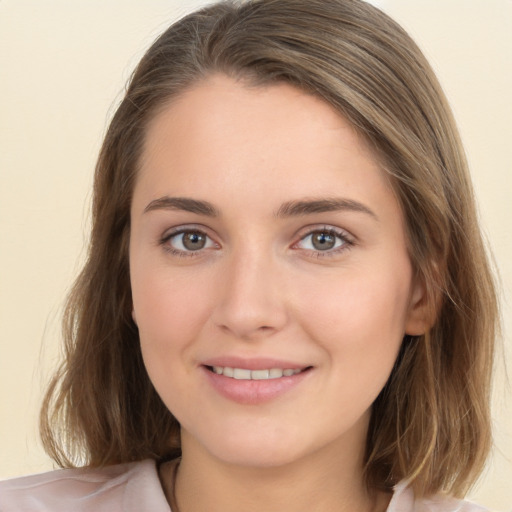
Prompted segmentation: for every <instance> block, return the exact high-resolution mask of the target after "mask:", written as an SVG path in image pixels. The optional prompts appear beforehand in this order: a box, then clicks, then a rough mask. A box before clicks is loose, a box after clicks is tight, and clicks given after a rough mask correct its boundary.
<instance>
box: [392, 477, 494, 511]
mask: <svg viewBox="0 0 512 512" xmlns="http://www.w3.org/2000/svg"><path fill="white" fill-rule="evenodd" d="M387 512H489V511H488V509H486V508H484V507H481V506H480V505H476V504H475V503H471V502H470V501H465V500H458V499H456V498H452V497H450V496H443V495H436V496H430V497H428V498H424V499H415V497H414V493H413V492H412V489H410V488H409V487H408V486H407V483H406V482H400V483H399V484H398V485H397V486H396V487H395V490H394V493H393V498H392V499H391V502H390V504H389V507H388V509H387Z"/></svg>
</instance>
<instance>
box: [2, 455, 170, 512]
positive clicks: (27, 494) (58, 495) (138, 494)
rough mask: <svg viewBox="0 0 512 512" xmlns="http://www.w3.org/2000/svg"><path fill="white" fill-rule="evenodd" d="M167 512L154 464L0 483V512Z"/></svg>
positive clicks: (64, 472) (54, 473) (64, 471)
mask: <svg viewBox="0 0 512 512" xmlns="http://www.w3.org/2000/svg"><path fill="white" fill-rule="evenodd" d="M148 506H150V510H152V511H154V512H170V509H169V506H168V504H167V501H166V499H165V496H164V494H163V491H162V487H161V485H160V481H159V479H158V473H157V469H156V464H155V461H153V460H144V461H139V462H133V463H129V464H119V465H116V466H107V467H104V468H100V469H86V468H79V469H60V470H56V471H50V472H48V473H42V474H39V475H30V476H25V477H21V478H14V479H11V480H4V481H3V482H0V512H61V511H62V512H64V511H68V510H73V512H92V511H94V512H107V511H108V512H121V511H122V512H130V511H138V510H148Z"/></svg>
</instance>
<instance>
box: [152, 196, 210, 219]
mask: <svg viewBox="0 0 512 512" xmlns="http://www.w3.org/2000/svg"><path fill="white" fill-rule="evenodd" d="M153 210H183V211H186V212H191V213H197V214H198V215H205V216H206V217H218V216H219V211H218V210H217V208H215V206H213V205H212V204H211V203H209V202H208V201H200V200H198V199H190V198H188V197H169V196H164V197H160V198H158V199H154V200H153V201H151V202H150V203H149V204H148V205H147V206H146V208H144V213H146V212H150V211H153Z"/></svg>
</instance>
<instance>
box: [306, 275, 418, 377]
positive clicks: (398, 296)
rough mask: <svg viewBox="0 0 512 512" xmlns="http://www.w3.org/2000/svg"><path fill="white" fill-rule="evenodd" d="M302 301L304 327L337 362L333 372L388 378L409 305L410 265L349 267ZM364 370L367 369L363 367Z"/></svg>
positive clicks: (309, 284) (315, 287) (310, 286)
mask: <svg viewBox="0 0 512 512" xmlns="http://www.w3.org/2000/svg"><path fill="white" fill-rule="evenodd" d="M328 283H329V285H328V286H324V287H323V288H322V289H319V288H318V287H317V286H314V285H313V283H306V284H305V286H306V287H307V288H310V290H311V292H310V293H308V294H305V295H307V296H308V297H309V300H307V301H304V302H303V303H302V304H301V308H300V309H301V312H300V313H299V314H298V316H299V317H300V318H302V319H303V320H302V327H303V329H304V330H305V331H307V332H308V334H309V336H310V337H311V338H312V339H314V340H315V341H316V343H317V344H318V345H320V346H322V347H323V349H324V350H325V351H326V353H327V354H328V355H329V357H330V359H331V364H332V365H335V366H337V367H338V368H337V369H339V370H340V372H339V373H338V372H335V373H336V374H337V375H344V376H347V375H350V376H351V378H353V379H355V380H359V379H362V378H367V377H368V376H371V374H372V373H374V374H375V375H377V374H381V380H382V379H384V381H385V379H386V378H387V375H388V374H389V372H390V371H391V368H392V366H393V364H394V361H395V359H396V356H397V354H398V350H399V348H400V345H401V342H402V339H403V336H404V333H405V322H406V318H407V310H408V303H409V293H410V291H409V286H410V268H409V267H408V266H406V267H405V268H404V267H401V266H400V267H396V268H395V267H391V268H389V267H388V268H386V269H385V271H382V269H380V270H379V269H373V270H371V269H369V268H368V267H365V269H364V271H363V269H361V271H360V272H359V271H358V270H357V269H350V270H348V271H347V272H343V273H339V274H338V275H335V276H333V277H332V279H330V280H329V281H328ZM364 369H365V370H366V373H365V372H364V371H363V370H364Z"/></svg>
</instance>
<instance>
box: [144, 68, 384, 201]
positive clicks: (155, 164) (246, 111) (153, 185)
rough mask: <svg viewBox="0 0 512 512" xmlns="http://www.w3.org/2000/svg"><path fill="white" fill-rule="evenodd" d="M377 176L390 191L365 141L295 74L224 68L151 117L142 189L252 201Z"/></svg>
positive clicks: (349, 188) (348, 188) (359, 186)
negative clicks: (233, 73)
mask: <svg viewBox="0 0 512 512" xmlns="http://www.w3.org/2000/svg"><path fill="white" fill-rule="evenodd" d="M371 183H373V185H376V186H377V188H378V189H379V190H380V191H387V194H389V193H390V192H391V190H390V187H389V183H388V181H387V177H386V175H385V173H384V172H383V171H382V169H381V166H380V163H379V161H378V159H377V158H376V157H375V155H374V154H373V153H372V151H371V150H370V149H369V146H368V144H367V143H366V141H365V140H364V139H363V138H362V137H361V136H360V135H359V134H358V133H357V132H356V130H355V129H354V128H353V127H352V125H351V124H350V123H349V122H348V121H346V119H344V118H343V117H342V116H341V115H340V114H339V113H338V112H336V111H335V110H334V109H333V108H332V107H331V106H330V105H329V104H327V103H326V102H324V101H322V100H321V99H319V98H317V97H315V96H312V95H310V94H307V93H305V92H303V91H301V90H299V89H297V88H295V87H293V86H291V85H288V84H284V83H280V84H273V85H268V86H265V87H254V86H250V85H248V84H247V83H245V82H240V81H235V80H233V79H230V78H228V77H225V76H223V75H216V76H213V77H209V78H208V79H207V80H205V81H203V82H200V83H198V84H196V85H195V86H194V87H193V88H190V89H189V90H187V91H186V92H185V93H183V94H182V95H181V96H179V97H178V98H176V99H173V101H171V102H169V103H168V104H167V105H166V106H165V107H164V108H163V109H162V110H161V111H160V112H159V113H158V114H157V115H156V116H155V117H154V118H153V119H152V121H151V122H150V123H149V125H148V128H147V133H146V139H145V145H144V151H143V155H142V159H141V166H140V173H139V177H138V183H137V186H136V192H139V193H138V194H136V195H141V194H142V195H144V196H145V197H146V198H148V199H154V198H155V197H154V196H158V195H164V194H172V195H182V194H183V193H185V192H186V193H187V195H190V193H191V192H193V194H194V196H197V197H198V198H201V199H207V200H209V199H211V196H212V194H218V199H219V200H220V201H223V200H227V201H229V194H231V193H233V192H234V191H236V193H237V194H238V195H245V196H247V197H246V198H245V199H246V204H249V202H250V199H251V197H258V196H259V197H260V198H261V197H266V198H268V199H269V200H270V199H271V198H274V199H275V200H276V201H278V200H286V199H290V198H292V199H293V197H284V196H286V195H287V196H305V195H308V196H317V195H320V196H326V195H332V194H336V195H338V194H340V193H344V192H347V193H350V194H352V195H354V196H358V195H359V196H361V195H362V196H364V195H365V194H366V195H367V193H368V192H369V191H370V189H371V187H369V185H370V184H371ZM373 188H375V186H374V187H373ZM365 189H366V190H365ZM151 196H153V197H151ZM199 196H201V197H199ZM231 199H232V198H231ZM354 199H357V197H354Z"/></svg>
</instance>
